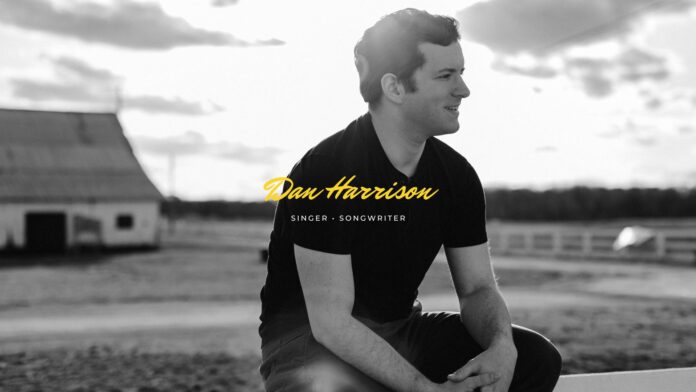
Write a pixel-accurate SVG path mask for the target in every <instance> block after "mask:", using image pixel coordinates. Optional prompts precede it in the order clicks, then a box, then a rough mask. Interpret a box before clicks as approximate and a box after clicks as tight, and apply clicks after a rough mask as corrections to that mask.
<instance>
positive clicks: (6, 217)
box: [0, 201, 160, 249]
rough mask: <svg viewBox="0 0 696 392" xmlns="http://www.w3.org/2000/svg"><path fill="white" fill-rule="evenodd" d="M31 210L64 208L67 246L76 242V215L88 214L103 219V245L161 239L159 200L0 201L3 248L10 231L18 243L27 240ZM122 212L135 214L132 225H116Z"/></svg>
mask: <svg viewBox="0 0 696 392" xmlns="http://www.w3.org/2000/svg"><path fill="white" fill-rule="evenodd" d="M28 212H61V213H65V214H66V223H67V226H68V227H67V228H66V234H67V246H68V247H71V246H74V245H75V244H76V238H75V230H74V227H73V217H75V216H76V215H81V216H89V217H91V218H93V219H97V220H99V221H100V222H101V233H102V238H101V240H102V245H105V246H138V245H156V244H157V243H158V241H159V233H158V230H159V219H160V215H159V203H157V202H154V201H153V202H130V203H129V202H116V203H106V202H100V203H13V204H0V249H1V248H5V247H6V246H7V238H8V233H11V236H12V238H13V241H14V245H15V246H17V247H24V244H25V242H26V241H25V238H24V233H25V230H24V229H25V228H24V224H25V215H26V214H27V213H28ZM120 214H131V215H132V216H133V227H132V228H130V229H126V230H122V229H118V228H117V227H116V217H117V216H118V215H120Z"/></svg>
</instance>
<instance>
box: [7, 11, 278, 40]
mask: <svg viewBox="0 0 696 392" xmlns="http://www.w3.org/2000/svg"><path fill="white" fill-rule="evenodd" d="M0 9H2V12H1V13H0V22H4V23H6V24H10V25H14V26H17V27H20V28H24V29H28V30H38V31H43V32H46V33H53V34H58V35H63V36H68V37H73V38H77V39H80V40H82V41H87V42H98V43H103V44H108V45H113V46H119V47H126V48H132V49H156V50H163V49H171V48H174V47H179V46H192V45H216V46H240V47H246V46H258V45H280V44H282V41H279V40H275V39H274V40H268V41H259V42H249V41H244V40H241V39H238V38H235V37H234V36H232V35H230V34H228V33H224V32H219V31H210V30H205V29H200V28H197V27H194V26H191V25H190V24H189V23H188V22H186V21H185V20H184V19H182V18H176V17H172V16H170V15H167V14H166V13H165V12H164V10H162V8H161V7H160V6H159V5H158V4H156V3H137V2H134V1H131V0H121V1H118V2H115V3H114V4H113V5H110V6H107V5H103V4H99V3H89V2H80V3H73V4H72V5H71V7H69V8H68V7H65V8H63V7H56V6H55V5H53V4H52V3H51V2H50V1H48V0H22V1H15V0H0Z"/></svg>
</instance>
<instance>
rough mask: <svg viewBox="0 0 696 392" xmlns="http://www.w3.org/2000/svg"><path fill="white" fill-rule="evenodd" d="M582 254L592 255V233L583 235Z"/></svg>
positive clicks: (587, 232)
mask: <svg viewBox="0 0 696 392" xmlns="http://www.w3.org/2000/svg"><path fill="white" fill-rule="evenodd" d="M582 253H583V254H584V255H589V254H590V253H592V233H590V232H589V231H585V232H583V233H582Z"/></svg>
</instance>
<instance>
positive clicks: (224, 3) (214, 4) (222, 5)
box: [212, 0, 239, 7]
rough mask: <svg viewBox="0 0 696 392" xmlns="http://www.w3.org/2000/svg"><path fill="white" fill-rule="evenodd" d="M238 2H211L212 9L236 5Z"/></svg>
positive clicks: (226, 0) (225, 0) (235, 0)
mask: <svg viewBox="0 0 696 392" xmlns="http://www.w3.org/2000/svg"><path fill="white" fill-rule="evenodd" d="M237 3H239V0H213V3H212V5H213V7H227V6H230V5H237Z"/></svg>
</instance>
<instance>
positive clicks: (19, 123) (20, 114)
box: [0, 109, 162, 252]
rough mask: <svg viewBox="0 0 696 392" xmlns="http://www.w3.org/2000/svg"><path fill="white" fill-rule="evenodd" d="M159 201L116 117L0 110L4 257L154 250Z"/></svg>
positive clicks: (0, 224)
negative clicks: (17, 253) (97, 250)
mask: <svg viewBox="0 0 696 392" xmlns="http://www.w3.org/2000/svg"><path fill="white" fill-rule="evenodd" d="M161 200H162V195H161V194H160V192H159V191H158V190H157V188H156V187H155V186H154V185H153V184H152V182H151V181H150V180H149V179H148V178H147V176H146V175H145V172H144V171H143V169H142V167H141V166H140V164H139V163H138V161H137V159H136V157H135V155H134V154H133V151H132V149H131V146H130V144H129V143H128V140H127V139H126V137H125V135H124V134H123V129H122V128H121V125H120V123H119V121H118V118H117V116H116V114H114V113H74V112H48V111H34V110H14V109H0V251H3V250H4V251H14V250H24V251H30V252H62V251H66V250H70V249H75V248H83V247H89V248H92V247H98V248H102V247H104V248H119V247H155V246H157V245H158V241H159V220H160V214H159V205H160V201H161Z"/></svg>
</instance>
